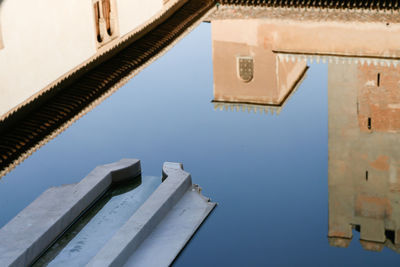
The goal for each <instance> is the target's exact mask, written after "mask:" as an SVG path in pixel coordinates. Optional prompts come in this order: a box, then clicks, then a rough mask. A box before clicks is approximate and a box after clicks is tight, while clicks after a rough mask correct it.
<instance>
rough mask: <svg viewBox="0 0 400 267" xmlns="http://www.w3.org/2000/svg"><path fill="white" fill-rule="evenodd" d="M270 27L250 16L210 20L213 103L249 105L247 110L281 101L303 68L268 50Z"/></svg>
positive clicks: (269, 48)
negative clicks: (244, 18)
mask: <svg viewBox="0 0 400 267" xmlns="http://www.w3.org/2000/svg"><path fill="white" fill-rule="evenodd" d="M274 26H275V25H274V24H271V23H265V22H264V21H263V20H253V19H249V20H213V21H212V42H213V43H212V44H213V67H214V101H215V102H225V103H226V102H229V103H245V104H253V106H251V109H253V108H256V109H258V107H256V106H254V104H261V105H273V106H281V105H282V104H283V103H284V102H285V100H286V99H287V97H288V96H289V95H290V93H291V92H292V91H293V89H294V88H295V87H296V85H297V84H298V82H299V81H300V80H301V79H302V77H303V76H304V73H305V71H306V69H307V67H306V63H305V62H287V61H285V60H284V59H283V58H282V57H280V56H279V55H277V54H275V53H273V52H272V45H273V44H272V41H273V35H274V34H276V32H275V31H273V30H271V29H274ZM216 105H217V106H218V105H220V104H218V103H217V104H216ZM234 105H237V104H234ZM249 107H250V105H249V106H247V107H245V108H246V109H248V108H249ZM234 108H244V107H239V106H235V107H234Z"/></svg>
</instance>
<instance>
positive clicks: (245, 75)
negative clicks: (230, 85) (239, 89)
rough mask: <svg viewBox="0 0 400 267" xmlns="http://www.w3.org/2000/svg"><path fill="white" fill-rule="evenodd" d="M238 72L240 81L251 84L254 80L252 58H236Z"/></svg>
mask: <svg viewBox="0 0 400 267" xmlns="http://www.w3.org/2000/svg"><path fill="white" fill-rule="evenodd" d="M236 63H237V72H238V76H239V77H240V79H241V80H242V81H244V82H250V81H251V80H252V79H253V72H254V64H253V58H252V57H242V56H239V57H237V58H236Z"/></svg>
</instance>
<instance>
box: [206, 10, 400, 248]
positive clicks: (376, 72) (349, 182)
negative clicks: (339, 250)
mask: <svg viewBox="0 0 400 267" xmlns="http://www.w3.org/2000/svg"><path fill="white" fill-rule="evenodd" d="M225 15H226V14H225ZM228 15H229V14H228ZM221 16H223V15H221ZM325 26H326V27H321V26H320V27H318V29H317V30H316V31H318V33H319V34H318V37H317V40H316V42H313V43H312V47H311V50H310V45H309V43H307V38H308V37H309V36H310V33H311V31H310V27H313V24H312V23H311V24H307V23H299V24H297V25H295V26H293V25H288V23H287V22H283V21H268V20H262V19H247V20H242V19H236V20H235V19H234V20H232V19H222V20H218V19H215V20H213V21H212V47H213V68H214V100H213V102H214V107H215V108H220V109H227V110H229V109H230V110H246V109H247V110H248V111H253V110H254V111H255V112H256V111H257V110H258V111H260V112H261V111H262V110H264V112H265V113H268V111H269V112H271V113H273V112H274V110H275V112H277V113H278V114H279V112H280V110H281V107H282V106H283V104H284V103H285V100H286V99H287V98H288V96H290V94H292V93H293V92H294V91H295V90H294V89H295V88H296V85H298V84H299V83H300V82H301V80H302V77H303V76H304V73H305V71H306V70H307V66H306V61H307V60H309V59H310V55H309V53H310V52H312V53H313V54H317V55H318V56H313V58H315V59H317V60H319V59H322V60H323V61H324V62H325V60H326V61H328V62H330V63H329V67H328V72H329V73H328V77H329V79H328V81H329V82H328V91H329V93H328V94H329V163H328V164H329V170H328V172H329V174H328V180H329V182H328V184H329V234H328V236H329V243H330V244H331V245H332V246H337V247H347V246H349V243H350V240H351V238H352V230H353V229H355V230H357V231H359V232H360V237H361V240H360V242H361V244H362V246H363V247H364V248H365V249H367V250H373V251H380V250H382V248H383V246H385V245H386V246H388V247H390V248H391V249H393V250H395V251H398V252H400V206H399V201H400V150H398V145H399V140H400V139H399V133H400V90H399V89H400V67H398V63H399V62H398V60H396V59H390V58H388V57H386V58H381V57H380V56H381V55H382V54H385V55H386V56H389V57H397V56H398V52H397V49H395V44H397V43H398V42H397V41H394V42H393V40H392V41H391V42H386V43H385V44H383V45H378V44H377V43H376V42H375V41H374V42H373V45H372V46H370V47H369V49H363V46H365V43H366V42H367V41H368V40H372V39H373V38H377V37H379V38H380V39H387V38H388V36H389V32H388V31H382V29H381V26H380V25H378V26H377V25H372V24H371V25H369V24H366V25H365V27H364V28H361V29H360V31H358V32H355V33H354V31H352V30H351V29H349V28H348V27H347V26H346V25H340V24H334V23H331V24H329V25H328V26H327V25H325ZM396 27H397V26H395V28H396ZM350 30H351V31H350ZM314 31H315V30H314ZM366 31H368V32H370V33H375V35H374V34H370V35H366V34H365V33H366ZM328 32H329V36H328V35H327V34H328ZM339 32H340V34H339ZM351 32H353V33H351ZM351 34H353V35H354V36H355V39H352V40H351V41H349V40H348V39H347V38H344V40H343V39H342V38H338V36H340V35H344V36H350V35H351ZM328 37H329V38H328ZM371 38H372V39H371ZM296 40H297V41H296ZM367 43H368V42H367ZM278 51H279V52H278ZM287 51H289V52H287ZM344 54H346V57H343V56H342V55H344ZM360 55H363V56H360ZM368 56H373V57H368Z"/></svg>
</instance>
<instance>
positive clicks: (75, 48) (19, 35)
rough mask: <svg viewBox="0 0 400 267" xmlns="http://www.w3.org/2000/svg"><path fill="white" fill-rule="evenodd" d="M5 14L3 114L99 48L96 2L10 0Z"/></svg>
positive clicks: (0, 72)
mask: <svg viewBox="0 0 400 267" xmlns="http://www.w3.org/2000/svg"><path fill="white" fill-rule="evenodd" d="M0 17H1V20H2V21H1V22H2V36H3V44H4V48H3V49H2V50H0V95H1V98H0V116H2V115H3V114H4V113H6V112H7V111H8V110H10V109H11V108H13V107H15V106H17V105H18V104H19V103H21V102H22V101H24V100H25V99H27V98H29V97H30V96H31V95H33V94H35V93H36V92H38V91H39V90H40V89H42V88H44V87H45V86H47V85H48V84H49V83H51V82H52V81H54V80H55V79H57V78H58V77H59V76H61V75H63V74H64V73H66V72H68V71H69V70H70V69H72V68H74V67H75V66H76V65H77V64H79V63H81V62H83V61H84V60H86V59H87V58H89V57H90V56H91V55H92V54H94V53H95V52H96V41H95V40H96V39H95V31H94V27H95V26H94V18H93V8H92V2H91V1H82V0H68V1H62V0H35V1H28V0H5V1H3V2H2V3H1V14H0Z"/></svg>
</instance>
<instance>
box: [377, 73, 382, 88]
mask: <svg viewBox="0 0 400 267" xmlns="http://www.w3.org/2000/svg"><path fill="white" fill-rule="evenodd" d="M376 85H377V86H378V87H379V86H380V85H381V74H380V73H378V75H377V77H376Z"/></svg>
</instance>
